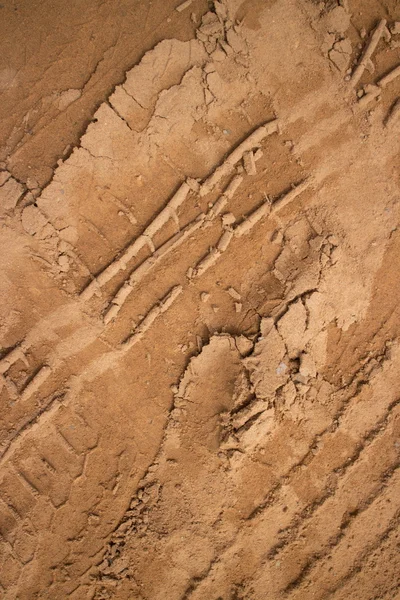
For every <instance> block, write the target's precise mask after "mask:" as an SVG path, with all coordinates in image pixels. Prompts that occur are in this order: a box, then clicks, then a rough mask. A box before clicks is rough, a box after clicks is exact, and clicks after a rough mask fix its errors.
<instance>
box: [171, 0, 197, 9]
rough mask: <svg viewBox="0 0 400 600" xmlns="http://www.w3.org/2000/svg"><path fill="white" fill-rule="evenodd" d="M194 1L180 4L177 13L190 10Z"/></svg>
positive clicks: (189, 0) (187, 0)
mask: <svg viewBox="0 0 400 600" xmlns="http://www.w3.org/2000/svg"><path fill="white" fill-rule="evenodd" d="M192 2H193V0H186V1H185V2H182V4H180V5H179V6H177V7H176V8H175V10H176V11H177V12H183V11H184V10H186V9H187V8H189V6H190V5H191V4H192Z"/></svg>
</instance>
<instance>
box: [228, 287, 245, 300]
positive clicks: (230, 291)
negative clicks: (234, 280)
mask: <svg viewBox="0 0 400 600" xmlns="http://www.w3.org/2000/svg"><path fill="white" fill-rule="evenodd" d="M226 291H227V292H228V294H229V295H230V297H231V298H233V299H234V300H240V299H241V298H242V297H241V295H240V294H239V292H237V291H236V290H235V288H233V287H230V288H228V289H227V290H226Z"/></svg>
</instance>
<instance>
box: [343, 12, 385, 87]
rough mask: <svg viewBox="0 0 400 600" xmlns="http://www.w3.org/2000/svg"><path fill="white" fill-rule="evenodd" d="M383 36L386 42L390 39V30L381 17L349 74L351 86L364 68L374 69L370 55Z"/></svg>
mask: <svg viewBox="0 0 400 600" xmlns="http://www.w3.org/2000/svg"><path fill="white" fill-rule="evenodd" d="M382 37H383V38H384V39H385V40H386V41H387V42H389V41H390V37H391V36H390V32H389V29H388V28H387V21H386V19H382V20H381V21H380V23H379V25H378V26H377V27H376V29H375V31H374V33H373V34H372V36H371V40H370V42H369V43H368V44H367V45H366V47H365V49H364V52H363V53H362V56H361V59H360V61H359V63H358V65H357V66H356V68H355V69H354V71H353V73H352V75H351V76H350V80H349V85H350V87H351V88H354V87H355V86H356V85H357V83H358V82H359V81H360V79H361V77H362V75H363V73H364V71H365V69H366V68H371V69H372V70H373V69H374V66H373V64H372V61H371V57H372V55H373V53H374V52H375V50H376V47H377V46H378V44H379V41H380V40H381V38H382Z"/></svg>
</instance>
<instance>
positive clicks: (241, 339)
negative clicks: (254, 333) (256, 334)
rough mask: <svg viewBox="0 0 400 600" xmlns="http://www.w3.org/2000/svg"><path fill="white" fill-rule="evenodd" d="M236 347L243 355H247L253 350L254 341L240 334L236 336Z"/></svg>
mask: <svg viewBox="0 0 400 600" xmlns="http://www.w3.org/2000/svg"><path fill="white" fill-rule="evenodd" d="M235 342H236V347H237V349H238V350H239V352H240V354H241V355H242V356H246V355H247V354H248V353H249V352H251V351H252V350H253V342H252V341H251V340H249V338H247V337H246V336H245V335H239V336H237V337H236V338H235Z"/></svg>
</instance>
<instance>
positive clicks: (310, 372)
mask: <svg viewBox="0 0 400 600" xmlns="http://www.w3.org/2000/svg"><path fill="white" fill-rule="evenodd" d="M299 372H300V375H303V377H313V378H314V377H316V375H317V368H316V366H315V362H314V359H313V358H312V356H311V355H310V354H306V353H303V354H302V355H301V357H300V369H299Z"/></svg>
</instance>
